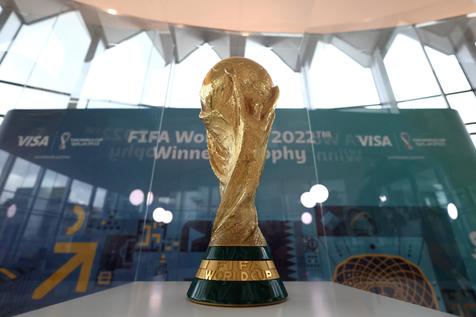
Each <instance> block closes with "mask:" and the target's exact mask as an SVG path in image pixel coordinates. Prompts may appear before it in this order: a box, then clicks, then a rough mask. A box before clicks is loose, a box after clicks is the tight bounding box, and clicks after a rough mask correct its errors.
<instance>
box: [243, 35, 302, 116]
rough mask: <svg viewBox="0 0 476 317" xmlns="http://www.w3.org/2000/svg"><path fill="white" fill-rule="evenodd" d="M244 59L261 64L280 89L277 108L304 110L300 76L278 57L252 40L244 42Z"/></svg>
mask: <svg viewBox="0 0 476 317" xmlns="http://www.w3.org/2000/svg"><path fill="white" fill-rule="evenodd" d="M245 57H247V58H250V59H252V60H254V61H255V62H257V63H259V64H261V65H262V66H263V67H264V68H265V69H266V71H267V72H268V73H269V75H270V76H271V78H272V79H273V83H274V84H275V85H277V86H278V87H279V88H280V91H279V93H280V95H279V100H278V105H277V108H304V107H305V106H304V100H303V89H302V78H301V74H300V73H297V72H295V71H293V70H292V69H291V68H290V67H289V66H288V65H286V63H284V62H283V61H282V60H281V59H280V58H279V56H278V55H276V54H275V53H273V51H272V50H271V49H270V48H268V47H265V46H263V45H261V44H258V43H256V42H254V41H252V40H248V41H247V42H246V50H245Z"/></svg>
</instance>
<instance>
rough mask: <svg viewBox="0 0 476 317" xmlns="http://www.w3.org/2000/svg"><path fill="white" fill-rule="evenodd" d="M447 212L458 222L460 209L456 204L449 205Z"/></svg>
mask: <svg viewBox="0 0 476 317" xmlns="http://www.w3.org/2000/svg"><path fill="white" fill-rule="evenodd" d="M446 211H447V212H448V216H449V217H450V218H451V219H453V220H456V219H457V218H458V208H457V207H456V205H455V204H453V203H449V204H448V206H446Z"/></svg>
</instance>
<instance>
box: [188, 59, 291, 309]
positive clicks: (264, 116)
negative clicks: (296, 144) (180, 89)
mask: <svg viewBox="0 0 476 317" xmlns="http://www.w3.org/2000/svg"><path fill="white" fill-rule="evenodd" d="M278 97H279V89H278V87H276V86H273V82H272V80H271V77H270V76H269V75H268V73H267V72H266V70H265V69H264V68H263V67H261V66H260V65H259V64H257V63H255V62H254V61H252V60H249V59H246V58H241V57H231V58H228V59H225V60H222V61H221V62H219V63H218V64H216V65H215V66H214V67H213V68H212V69H211V70H210V71H209V72H208V74H207V75H206V77H205V79H204V81H203V85H202V89H201V93H200V98H201V104H202V111H201V112H200V118H201V119H202V121H203V123H204V124H205V127H206V130H207V142H208V152H209V157H210V164H211V167H212V169H213V172H214V173H215V175H216V177H217V178H218V181H219V185H220V196H221V201H220V205H219V207H218V210H217V214H216V217H215V222H214V224H213V229H212V236H211V240H210V244H209V246H208V249H207V252H206V254H205V257H204V259H203V260H202V262H201V264H200V267H199V268H198V271H197V273H196V275H195V278H194V280H193V282H192V284H191V286H190V288H189V290H188V293H187V296H188V297H189V298H190V300H192V301H193V302H197V303H201V304H207V305H218V306H258V305H267V304H275V303H280V302H282V301H284V300H285V299H286V297H287V292H286V289H285V288H284V285H283V283H282V281H281V279H280V277H279V274H278V271H277V270H276V267H275V265H274V262H273V260H272V257H271V252H270V250H269V247H268V245H267V243H266V240H265V238H264V237H263V234H262V233H261V230H260V229H259V227H258V216H257V212H256V207H255V197H256V190H257V189H258V185H259V180H260V177H261V173H262V171H263V166H264V161H265V158H266V147H267V143H268V138H269V134H270V131H271V127H272V125H273V121H274V117H275V107H276V102H277V100H278Z"/></svg>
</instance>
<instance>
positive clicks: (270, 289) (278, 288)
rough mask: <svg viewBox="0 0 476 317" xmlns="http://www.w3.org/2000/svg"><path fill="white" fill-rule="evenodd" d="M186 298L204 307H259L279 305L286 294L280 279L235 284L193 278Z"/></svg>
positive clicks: (233, 282)
mask: <svg viewBox="0 0 476 317" xmlns="http://www.w3.org/2000/svg"><path fill="white" fill-rule="evenodd" d="M187 296H188V298H190V300H192V301H194V302H197V303H200V304H205V305H216V306H261V305H271V304H278V303H281V302H283V301H285V300H286V298H287V297H288V293H287V292H286V289H285V288H284V285H283V282H282V281H281V280H280V279H277V280H269V281H252V282H236V281H208V280H202V279H198V278H195V279H194V280H193V281H192V285H191V286H190V288H189V290H188V292H187Z"/></svg>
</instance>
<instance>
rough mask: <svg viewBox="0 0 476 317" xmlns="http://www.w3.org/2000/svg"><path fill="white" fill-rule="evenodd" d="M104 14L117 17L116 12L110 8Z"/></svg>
mask: <svg viewBox="0 0 476 317" xmlns="http://www.w3.org/2000/svg"><path fill="white" fill-rule="evenodd" d="M106 12H107V13H109V14H111V15H117V10H116V9H112V8H110V9H107V10H106Z"/></svg>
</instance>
